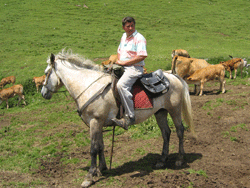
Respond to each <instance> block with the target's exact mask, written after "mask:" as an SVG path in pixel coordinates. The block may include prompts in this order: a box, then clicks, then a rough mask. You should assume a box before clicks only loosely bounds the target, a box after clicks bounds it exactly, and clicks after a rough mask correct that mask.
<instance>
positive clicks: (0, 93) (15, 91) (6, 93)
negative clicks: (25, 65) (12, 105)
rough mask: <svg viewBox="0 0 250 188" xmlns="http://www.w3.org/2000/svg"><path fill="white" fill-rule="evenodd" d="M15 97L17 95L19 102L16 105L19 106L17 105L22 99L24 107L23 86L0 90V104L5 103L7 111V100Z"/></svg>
mask: <svg viewBox="0 0 250 188" xmlns="http://www.w3.org/2000/svg"><path fill="white" fill-rule="evenodd" d="M16 95H18V97H19V101H18V104H17V105H19V103H20V102H21V100H22V99H23V103H24V105H26V102H25V97H24V95H23V86H22V85H21V84H18V85H13V86H11V87H9V88H6V89H2V90H0V104H1V103H2V102H3V101H6V105H7V109H9V103H8V100H9V98H12V97H14V96H16Z"/></svg>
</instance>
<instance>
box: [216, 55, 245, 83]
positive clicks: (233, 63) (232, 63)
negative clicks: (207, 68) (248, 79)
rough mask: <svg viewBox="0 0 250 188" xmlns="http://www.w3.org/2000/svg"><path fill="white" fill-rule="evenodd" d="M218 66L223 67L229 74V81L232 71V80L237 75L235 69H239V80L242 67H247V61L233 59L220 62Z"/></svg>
mask: <svg viewBox="0 0 250 188" xmlns="http://www.w3.org/2000/svg"><path fill="white" fill-rule="evenodd" d="M220 64H222V65H224V66H225V69H226V70H227V71H228V72H229V74H230V77H229V78H230V79H232V78H233V77H232V71H233V70H234V79H235V78H236V74H237V69H238V68H240V69H241V78H242V70H243V67H246V66H247V61H246V60H245V59H241V58H233V59H230V60H227V61H221V62H220Z"/></svg>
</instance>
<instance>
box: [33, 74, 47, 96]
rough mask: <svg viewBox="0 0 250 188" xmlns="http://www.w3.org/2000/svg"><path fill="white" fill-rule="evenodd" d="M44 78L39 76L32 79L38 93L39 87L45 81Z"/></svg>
mask: <svg viewBox="0 0 250 188" xmlns="http://www.w3.org/2000/svg"><path fill="white" fill-rule="evenodd" d="M45 78H46V76H45V75H43V76H40V77H33V82H35V84H36V91H37V93H38V90H39V86H41V85H43V83H44V81H45Z"/></svg>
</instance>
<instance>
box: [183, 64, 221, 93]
mask: <svg viewBox="0 0 250 188" xmlns="http://www.w3.org/2000/svg"><path fill="white" fill-rule="evenodd" d="M224 78H225V67H224V66H223V65H221V64H217V65H209V66H207V67H205V68H202V69H199V70H197V71H195V72H194V73H193V74H192V75H191V76H189V77H188V78H187V83H188V84H196V85H199V86H200V96H201V95H202V94H203V88H204V84H205V82H207V81H209V80H214V79H219V82H220V91H221V92H222V93H225V83H226V80H224ZM198 94H199V91H197V92H196V95H198Z"/></svg>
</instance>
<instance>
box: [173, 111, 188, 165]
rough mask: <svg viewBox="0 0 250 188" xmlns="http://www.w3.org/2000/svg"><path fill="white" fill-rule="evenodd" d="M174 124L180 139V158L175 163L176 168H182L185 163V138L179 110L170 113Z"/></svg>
mask: <svg viewBox="0 0 250 188" xmlns="http://www.w3.org/2000/svg"><path fill="white" fill-rule="evenodd" d="M169 113H170V115H171V117H172V119H173V122H174V124H175V128H176V133H177V136H178V138H179V156H178V159H177V160H176V162H175V165H176V166H181V165H182V164H183V162H184V154H185V152H184V147H183V136H184V127H183V124H182V117H181V112H180V110H178V109H175V110H173V111H170V112H169Z"/></svg>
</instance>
